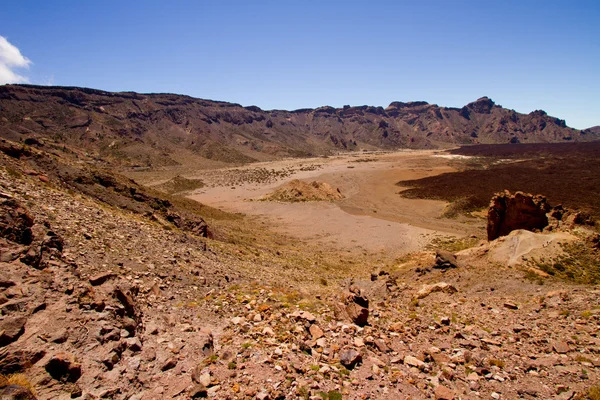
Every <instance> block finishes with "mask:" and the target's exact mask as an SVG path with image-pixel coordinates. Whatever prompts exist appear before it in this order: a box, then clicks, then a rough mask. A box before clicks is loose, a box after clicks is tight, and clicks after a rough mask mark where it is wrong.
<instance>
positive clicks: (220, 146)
mask: <svg viewBox="0 0 600 400" xmlns="http://www.w3.org/2000/svg"><path fill="white" fill-rule="evenodd" d="M0 136H2V137H4V138H7V139H11V140H15V141H25V142H27V143H30V144H33V143H36V142H39V141H41V142H43V141H44V140H47V141H53V142H54V143H57V144H59V145H60V146H65V150H66V149H67V148H75V149H84V150H85V151H87V152H88V153H89V154H91V155H93V156H95V157H96V158H97V159H98V161H100V162H101V161H109V162H110V163H112V164H117V165H118V164H120V165H124V166H129V167H131V166H136V167H138V168H142V167H143V168H147V167H157V166H165V165H177V164H190V163H191V164H193V163H197V162H200V161H202V160H206V159H208V160H213V161H223V162H229V163H231V162H234V163H241V162H251V161H255V160H264V159H272V158H274V157H281V156H306V155H309V154H314V155H323V154H331V153H332V152H337V151H340V150H342V151H347V150H360V149H386V150H390V149H399V148H433V147H440V146H442V147H443V146H449V145H456V144H471V143H509V142H510V143H520V142H522V143H538V142H565V141H589V140H597V139H598V138H599V134H598V132H597V131H593V130H586V131H578V130H575V129H572V128H569V127H567V125H566V123H565V121H564V120H561V119H558V118H554V117H550V116H548V115H547V114H546V113H545V112H544V111H534V112H531V113H529V114H520V113H517V112H515V111H514V110H509V109H506V108H503V107H501V106H499V105H497V104H495V103H494V102H493V101H492V100H491V99H489V98H487V97H483V98H481V99H479V100H477V101H475V102H473V103H470V104H467V105H466V106H464V107H462V108H448V107H440V106H437V105H435V104H428V103H426V102H409V103H402V102H393V103H391V104H390V105H389V106H388V107H386V108H383V107H373V106H360V107H350V106H345V107H343V108H337V109H336V108H333V107H320V108H317V109H301V110H295V111H284V110H272V111H264V110H261V109H260V108H258V107H255V106H251V107H242V106H240V105H238V104H232V103H225V102H217V101H209V100H201V99H196V98H192V97H188V96H182V95H174V94H138V93H133V92H122V93H110V92H104V91H100V90H94V89H85V88H73V87H50V86H29V85H4V86H1V87H0Z"/></svg>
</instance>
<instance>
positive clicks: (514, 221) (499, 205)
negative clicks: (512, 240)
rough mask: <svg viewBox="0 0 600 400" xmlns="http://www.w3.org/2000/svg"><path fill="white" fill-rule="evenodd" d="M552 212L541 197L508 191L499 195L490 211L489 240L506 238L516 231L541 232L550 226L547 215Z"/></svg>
mask: <svg viewBox="0 0 600 400" xmlns="http://www.w3.org/2000/svg"><path fill="white" fill-rule="evenodd" d="M550 210H551V207H550V204H549V203H548V201H547V199H546V198H545V197H544V196H541V195H535V196H534V195H532V194H528V193H523V192H516V193H515V194H514V195H513V194H511V193H510V192H509V191H508V190H506V191H504V192H503V193H497V194H496V195H495V196H494V197H493V198H492V201H491V202H490V208H489V209H488V222H487V236H488V240H494V239H497V238H498V237H500V236H506V235H508V234H509V233H510V232H512V231H514V230H516V229H526V230H528V231H533V232H535V231H541V230H543V229H544V228H545V227H546V226H547V225H548V216H547V215H546V214H547V213H548V212H550Z"/></svg>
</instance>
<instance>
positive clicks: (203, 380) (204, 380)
mask: <svg viewBox="0 0 600 400" xmlns="http://www.w3.org/2000/svg"><path fill="white" fill-rule="evenodd" d="M210 381H211V378H210V373H209V372H205V373H203V374H202V375H200V376H199V377H198V383H200V384H202V385H204V386H206V387H208V386H210Z"/></svg>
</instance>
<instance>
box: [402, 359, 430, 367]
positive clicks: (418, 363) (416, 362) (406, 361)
mask: <svg viewBox="0 0 600 400" xmlns="http://www.w3.org/2000/svg"><path fill="white" fill-rule="evenodd" d="M404 364H406V365H409V366H411V367H417V368H423V367H425V363H424V362H423V361H421V360H419V359H418V358H416V357H413V356H406V357H404Z"/></svg>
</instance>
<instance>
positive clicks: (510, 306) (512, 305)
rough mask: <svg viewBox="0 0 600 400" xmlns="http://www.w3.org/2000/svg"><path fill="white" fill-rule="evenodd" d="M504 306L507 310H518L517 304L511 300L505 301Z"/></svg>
mask: <svg viewBox="0 0 600 400" xmlns="http://www.w3.org/2000/svg"><path fill="white" fill-rule="evenodd" d="M504 307H506V308H508V309H509V310H518V309H519V306H518V305H516V304H515V303H513V302H512V301H507V302H505V303H504Z"/></svg>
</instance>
